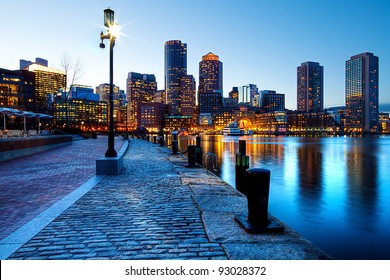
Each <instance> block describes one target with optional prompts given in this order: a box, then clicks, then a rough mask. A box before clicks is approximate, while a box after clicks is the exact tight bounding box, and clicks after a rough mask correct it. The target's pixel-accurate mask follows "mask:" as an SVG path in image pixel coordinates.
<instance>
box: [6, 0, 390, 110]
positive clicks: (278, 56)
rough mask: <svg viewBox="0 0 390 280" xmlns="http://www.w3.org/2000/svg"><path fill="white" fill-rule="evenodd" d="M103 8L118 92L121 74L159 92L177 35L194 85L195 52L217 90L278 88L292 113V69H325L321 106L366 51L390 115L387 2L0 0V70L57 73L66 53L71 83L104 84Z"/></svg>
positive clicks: (337, 97)
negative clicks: (112, 39)
mask: <svg viewBox="0 0 390 280" xmlns="http://www.w3.org/2000/svg"><path fill="white" fill-rule="evenodd" d="M107 7H110V8H111V9H113V10H114V11H115V19H116V21H117V22H118V24H119V25H120V26H121V28H122V29H121V31H122V33H123V34H122V36H121V37H120V38H118V39H117V41H116V46H115V48H114V83H115V84H116V85H118V86H119V87H120V88H121V89H124V90H126V78H127V73H128V72H139V73H147V74H154V75H155V76H156V78H157V82H158V88H159V89H163V88H164V43H165V42H166V41H168V40H175V39H177V40H181V41H182V42H184V43H187V47H188V55H187V63H188V74H192V75H194V76H195V79H196V82H197V84H198V81H199V79H198V75H199V61H200V60H201V58H202V55H205V54H207V53H208V52H213V53H215V54H217V55H219V58H220V60H221V61H222V62H223V84H224V96H227V95H228V93H229V91H230V90H231V88H232V87H233V86H241V85H245V84H249V83H253V84H256V85H257V86H258V88H259V89H260V90H262V89H272V90H276V91H277V92H279V93H284V94H286V107H287V108H288V109H296V91H297V90H296V83H297V82H296V76H297V74H296V69H297V66H299V65H300V64H301V63H302V62H305V61H315V62H319V63H320V64H321V65H322V66H324V77H325V83H324V99H325V107H330V106H337V105H345V61H346V60H348V59H349V58H350V57H351V56H353V55H356V54H359V53H362V52H372V53H374V54H375V55H376V56H378V57H379V73H380V75H379V100H380V104H381V110H382V111H388V112H390V31H389V30H390V1H388V0H370V1H360V0H327V1H313V0H296V1H293V0H290V1H289V0H273V1H270V0H251V1H249V0H241V1H238V0H224V1H222V0H214V1H211V0H196V1H187V0H149V1H140V0H137V1H134V0H117V1H103V0H100V1H97V0H95V1H92V0H83V1H80V0H68V1H49V0H46V1H45V0H35V1H27V0H24V1H22V0H13V1H2V3H1V10H2V17H1V19H2V22H3V25H2V27H3V28H2V39H1V44H0V53H1V55H0V68H6V69H11V70H15V69H18V67H19V59H26V60H31V61H34V60H35V58H36V57H41V58H44V59H47V60H48V61H49V67H53V68H58V69H60V68H61V66H60V65H61V57H62V56H63V54H64V53H67V54H68V55H69V56H71V57H73V58H74V59H80V61H81V65H82V68H83V75H82V77H81V78H80V79H79V80H78V81H76V82H77V83H78V84H84V85H90V86H92V87H94V88H95V87H96V86H97V85H99V84H101V83H108V82H109V73H108V70H109V69H108V62H109V50H108V47H106V49H100V48H99V43H100V39H99V34H100V32H101V31H105V28H104V27H103V10H104V9H106V8H107ZM106 46H108V42H106ZM385 104H387V106H384V105H385Z"/></svg>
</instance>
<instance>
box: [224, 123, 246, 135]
mask: <svg viewBox="0 0 390 280" xmlns="http://www.w3.org/2000/svg"><path fill="white" fill-rule="evenodd" d="M222 133H223V135H230V136H239V135H242V132H241V130H240V128H239V126H238V123H237V122H232V123H231V124H229V125H227V126H225V127H224V128H223V130H222Z"/></svg>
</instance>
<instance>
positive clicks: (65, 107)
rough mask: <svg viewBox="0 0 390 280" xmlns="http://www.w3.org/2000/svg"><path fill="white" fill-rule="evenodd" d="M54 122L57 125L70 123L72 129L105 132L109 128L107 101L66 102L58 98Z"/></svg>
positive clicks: (75, 100)
mask: <svg viewBox="0 0 390 280" xmlns="http://www.w3.org/2000/svg"><path fill="white" fill-rule="evenodd" d="M53 107H54V122H55V123H56V125H58V126H61V125H65V124H66V122H68V123H69V126H70V127H76V128H80V129H82V130H105V129H106V128H107V112H108V105H107V102H105V101H92V100H86V99H70V100H68V102H67V104H66V100H65V99H62V98H56V99H55V102H54V105H53Z"/></svg>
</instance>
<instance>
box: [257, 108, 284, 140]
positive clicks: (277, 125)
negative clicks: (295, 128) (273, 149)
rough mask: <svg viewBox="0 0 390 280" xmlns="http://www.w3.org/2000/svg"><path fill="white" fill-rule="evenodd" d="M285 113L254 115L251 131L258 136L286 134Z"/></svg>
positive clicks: (274, 112)
mask: <svg viewBox="0 0 390 280" xmlns="http://www.w3.org/2000/svg"><path fill="white" fill-rule="evenodd" d="M287 128H288V125H287V114H286V111H273V112H267V113H261V114H256V115H255V123H254V126H253V130H254V131H256V132H257V133H260V134H273V135H274V134H287Z"/></svg>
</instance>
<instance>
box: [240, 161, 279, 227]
mask: <svg viewBox="0 0 390 280" xmlns="http://www.w3.org/2000/svg"><path fill="white" fill-rule="evenodd" d="M270 177H271V171H269V170H268V169H262V168H251V169H248V170H247V171H246V182H247V199H248V215H247V216H242V215H237V216H236V217H235V219H236V220H237V221H238V223H239V224H240V225H241V226H243V227H244V229H245V230H246V231H247V232H248V233H264V232H267V233H271V232H282V233H283V232H284V227H283V226H282V225H280V224H279V223H278V222H277V221H276V220H275V219H269V217H268V199H269V183H270Z"/></svg>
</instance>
